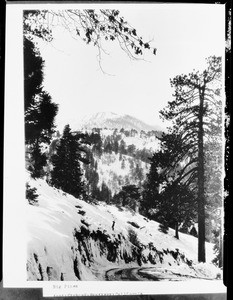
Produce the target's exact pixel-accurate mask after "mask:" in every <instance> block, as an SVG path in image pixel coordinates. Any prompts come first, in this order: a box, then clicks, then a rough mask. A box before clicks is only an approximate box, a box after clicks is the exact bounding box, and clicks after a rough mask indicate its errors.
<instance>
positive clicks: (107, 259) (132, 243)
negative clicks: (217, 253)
mask: <svg viewBox="0 0 233 300" xmlns="http://www.w3.org/2000/svg"><path fill="white" fill-rule="evenodd" d="M28 182H29V183H30V186H31V187H35V188H36V189H37V194H38V195H39V197H38V203H37V205H28V210H27V225H28V259H27V273H28V280H69V281H72V280H106V277H105V276H106V273H105V272H106V271H109V270H110V269H112V268H116V267H118V268H119V267H121V268H128V267H138V266H145V267H148V268H150V267H155V266H156V267H162V268H165V269H167V270H170V271H172V270H176V272H178V273H182V274H184V275H187V276H199V277H206V276H207V277H210V278H215V277H216V273H217V272H218V269H217V268H215V267H214V266H213V265H211V264H210V263H207V264H197V262H196V257H197V239H196V238H194V237H193V236H189V235H185V234H180V240H177V239H175V238H174V231H173V230H172V229H170V230H169V232H168V234H164V233H162V232H160V231H159V230H158V225H159V224H158V223H156V222H154V221H149V220H148V219H146V218H144V217H143V216H141V215H139V214H137V213H133V212H131V211H129V210H126V209H122V208H117V207H116V206H110V205H106V204H98V205H97V204H96V205H94V204H88V203H86V202H84V201H82V200H79V199H76V198H74V197H73V196H71V195H68V194H65V193H63V192H62V191H60V190H57V189H54V188H52V187H50V186H48V184H47V183H46V182H45V181H43V180H42V179H39V180H33V179H31V178H28ZM113 221H115V226H114V227H112V226H113ZM206 248H207V259H208V262H210V261H211V259H212V258H213V249H212V248H213V245H212V244H210V243H206Z"/></svg>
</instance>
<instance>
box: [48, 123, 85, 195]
mask: <svg viewBox="0 0 233 300" xmlns="http://www.w3.org/2000/svg"><path fill="white" fill-rule="evenodd" d="M82 138H83V135H81V136H80V135H77V134H76V135H74V134H72V132H71V129H70V126H69V125H66V126H65V128H64V131H63V135H62V138H61V139H60V143H59V145H58V147H57V151H56V154H54V155H53V156H52V157H51V161H52V164H53V170H52V171H51V184H52V185H53V186H54V187H56V188H58V189H61V190H63V191H64V192H66V193H69V194H71V195H73V196H74V197H76V198H77V197H80V196H83V197H84V184H83V181H82V172H81V166H80V161H83V162H86V163H87V160H86V159H84V158H83V157H82V151H83V150H84V149H83V147H82V144H81V141H82Z"/></svg>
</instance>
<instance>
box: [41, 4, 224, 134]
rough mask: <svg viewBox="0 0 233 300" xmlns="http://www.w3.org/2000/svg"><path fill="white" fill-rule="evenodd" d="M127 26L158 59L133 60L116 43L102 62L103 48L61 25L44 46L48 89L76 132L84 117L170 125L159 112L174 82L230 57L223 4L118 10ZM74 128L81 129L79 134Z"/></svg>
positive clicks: (60, 123) (109, 44)
mask: <svg viewBox="0 0 233 300" xmlns="http://www.w3.org/2000/svg"><path fill="white" fill-rule="evenodd" d="M113 8H118V9H119V10H120V13H121V15H122V16H124V18H125V20H127V21H128V22H129V24H130V25H132V26H133V27H134V28H136V30H137V32H138V34H139V35H140V36H142V37H143V39H144V41H151V45H152V46H154V47H156V48H157V55H156V56H154V55H152V54H151V53H149V52H146V51H145V53H144V60H136V61H135V60H131V59H130V58H129V57H128V56H127V55H126V53H124V52H123V51H122V50H121V49H120V48H119V46H118V44H117V42H107V43H106V44H105V50H106V51H107V52H108V54H107V55H105V54H103V55H102V59H101V67H102V69H103V70H104V73H103V72H102V71H101V69H100V66H99V63H98V59H97V49H96V47H94V46H92V45H86V44H85V43H84V42H83V41H81V40H75V39H73V38H72V37H71V35H70V34H69V33H68V32H67V31H66V30H65V29H64V28H60V27H57V28H56V29H55V31H54V40H53V42H51V43H45V42H40V43H39V47H40V52H41V55H42V57H43V59H44V60H45V68H44V73H45V79H44V87H45V89H46V90H47V91H48V92H49V93H50V94H51V96H52V99H53V101H54V102H56V103H58V104H59V112H58V115H57V117H56V123H57V125H58V129H59V130H63V127H64V126H65V125H66V124H68V123H69V124H70V125H71V127H73V128H74V127H76V126H77V124H78V123H79V121H80V119H82V118H83V117H84V116H85V115H89V114H93V113H96V112H103V111H111V112H114V113H119V114H130V115H132V116H134V117H137V118H139V119H141V120H142V121H144V122H147V123H148V124H151V125H157V126H160V127H162V128H164V127H165V126H166V123H163V122H162V120H161V119H160V118H159V110H161V109H162V108H164V107H165V106H166V103H167V102H168V101H169V100H171V99H172V93H173V89H172V88H171V86H170V81H169V80H170V78H173V77H175V76H176V75H179V74H182V73H183V74H185V73H189V72H191V71H192V70H193V69H196V70H197V69H199V70H201V69H203V68H204V67H205V59H206V58H207V57H209V56H210V55H224V49H225V48H224V47H225V35H224V25H225V24H224V17H225V15H224V10H225V9H224V5H221V4H219V5H211V4H206V5H205V4H193V5H191V4H179V5H178V4H176V5H175V4H154V5H152V4H140V5H139V4H138V5H127V4H125V5H121V6H119V5H117V4H115V5H114V6H113ZM74 129H75V128H74Z"/></svg>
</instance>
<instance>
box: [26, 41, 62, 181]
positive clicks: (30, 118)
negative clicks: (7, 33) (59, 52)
mask: <svg viewBox="0 0 233 300" xmlns="http://www.w3.org/2000/svg"><path fill="white" fill-rule="evenodd" d="M43 65H44V62H43V60H42V58H41V56H40V54H39V52H38V50H37V49H36V48H35V46H34V43H33V42H32V41H31V40H29V39H27V38H24V107H25V143H26V146H27V150H28V151H27V154H29V155H28V157H27V159H28V160H30V163H29V164H28V165H29V166H30V169H29V171H31V174H32V176H33V177H40V176H42V175H43V167H44V166H45V165H46V156H45V154H44V153H43V152H42V149H41V144H42V143H47V144H49V142H50V140H51V135H52V133H53V132H54V128H55V127H54V118H55V116H56V114H57V110H58V107H57V105H56V104H54V103H52V101H51V97H50V95H49V94H48V93H47V92H45V91H44V90H43V85H42V83H43Z"/></svg>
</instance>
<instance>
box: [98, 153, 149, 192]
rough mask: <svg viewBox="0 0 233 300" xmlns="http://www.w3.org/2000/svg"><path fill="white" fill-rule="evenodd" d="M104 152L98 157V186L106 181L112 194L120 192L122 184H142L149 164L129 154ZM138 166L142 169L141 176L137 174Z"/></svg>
mask: <svg viewBox="0 0 233 300" xmlns="http://www.w3.org/2000/svg"><path fill="white" fill-rule="evenodd" d="M119 156H120V154H119V153H118V154H115V153H114V152H113V153H111V154H110V153H103V154H102V156H101V158H98V157H97V158H96V161H97V172H98V175H99V182H98V186H99V187H101V185H102V183H103V182H104V183H105V184H106V185H107V186H108V188H109V189H110V190H111V192H112V195H114V194H116V193H118V192H119V191H120V190H121V188H122V186H124V185H128V184H135V185H137V186H140V185H141V184H142V182H143V180H145V178H146V174H147V173H148V171H149V164H148V163H145V162H143V161H141V160H138V159H133V158H132V157H130V156H128V155H122V160H120V159H119ZM136 166H138V168H139V169H140V172H141V178H139V177H138V176H137V175H138V174H135V170H136Z"/></svg>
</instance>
